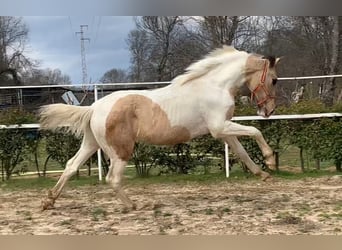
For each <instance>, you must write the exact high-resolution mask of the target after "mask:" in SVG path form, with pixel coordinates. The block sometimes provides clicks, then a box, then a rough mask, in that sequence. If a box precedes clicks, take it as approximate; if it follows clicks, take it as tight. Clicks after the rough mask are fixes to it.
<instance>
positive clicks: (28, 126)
mask: <svg viewBox="0 0 342 250" xmlns="http://www.w3.org/2000/svg"><path fill="white" fill-rule="evenodd" d="M338 77H342V75H326V76H304V77H282V78H278V81H285V80H306V79H322V78H338ZM170 83H171V82H169V81H168V82H140V83H106V84H103V83H101V84H100V83H94V84H86V85H82V86H79V87H83V88H87V89H93V92H94V100H95V101H96V100H98V98H99V90H101V87H103V86H115V87H118V90H119V89H120V86H121V87H128V86H130V87H133V88H135V87H142V86H151V85H152V86H155V87H162V86H166V85H168V84H170ZM60 87H64V88H70V87H76V86H75V85H35V86H2V87H1V86H0V90H1V89H7V90H9V89H30V88H60ZM323 117H342V113H321V114H304V115H273V116H271V117H269V118H263V117H261V116H236V117H233V118H232V120H234V121H248V120H283V119H313V118H323ZM13 128H23V129H39V124H20V125H18V124H13V125H0V129H13ZM228 156H229V152H228V145H227V144H225V168H226V176H227V177H229V159H228ZM97 157H98V171H99V180H100V181H101V180H102V166H101V151H100V150H98V152H97Z"/></svg>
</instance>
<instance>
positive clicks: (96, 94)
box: [94, 84, 102, 181]
mask: <svg viewBox="0 0 342 250" xmlns="http://www.w3.org/2000/svg"><path fill="white" fill-rule="evenodd" d="M97 88H98V86H97V84H95V85H94V101H95V102H96V101H97V100H98V90H97ZM97 168H98V171H99V181H102V156H101V149H98V150H97Z"/></svg>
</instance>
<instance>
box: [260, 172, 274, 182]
mask: <svg viewBox="0 0 342 250" xmlns="http://www.w3.org/2000/svg"><path fill="white" fill-rule="evenodd" d="M261 180H262V181H270V180H272V176H271V175H270V174H269V173H267V172H262V173H261Z"/></svg>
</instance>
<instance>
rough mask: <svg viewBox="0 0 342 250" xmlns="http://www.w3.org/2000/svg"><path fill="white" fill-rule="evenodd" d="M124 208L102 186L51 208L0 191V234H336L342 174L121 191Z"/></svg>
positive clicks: (22, 194)
mask: <svg viewBox="0 0 342 250" xmlns="http://www.w3.org/2000/svg"><path fill="white" fill-rule="evenodd" d="M125 190H126V191H127V193H128V195H129V196H130V198H131V199H132V200H133V201H135V202H136V203H137V210H135V211H126V210H125V209H123V205H122V203H121V202H120V201H119V200H117V199H115V198H114V197H113V195H112V190H111V189H110V188H109V187H108V186H106V185H99V186H87V187H79V188H70V187H67V188H66V189H65V190H64V192H63V194H62V196H61V197H60V198H59V200H57V202H56V206H55V208H54V209H52V210H47V211H41V210H40V204H41V198H42V197H43V196H44V195H45V194H43V193H42V192H41V191H36V190H27V191H15V192H14V191H6V190H1V189H0V234H2V235H5V234H15V235H20V234H35V235H37V234H38V235H45V234H81V235H82V234H90V235H99V234H112V235H158V234H166V235H235V234H247V235H257V234H286V235H293V234H310V235H342V177H341V176H334V177H323V178H315V179H311V178H307V179H304V180H296V181H294V180H280V179H274V180H273V181H271V182H266V183H264V182H261V181H258V180H246V181H242V182H241V181H237V182H221V183H217V184H209V185H200V184H194V183H189V184H185V185H180V184H167V185H166V184H150V185H146V186H141V185H139V186H138V185H131V186H126V187H125Z"/></svg>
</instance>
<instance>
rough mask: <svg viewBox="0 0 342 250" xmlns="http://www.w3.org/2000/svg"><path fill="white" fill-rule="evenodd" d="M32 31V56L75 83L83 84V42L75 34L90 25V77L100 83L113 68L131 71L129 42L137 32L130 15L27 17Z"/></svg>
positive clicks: (30, 36) (29, 44) (86, 32)
mask: <svg viewBox="0 0 342 250" xmlns="http://www.w3.org/2000/svg"><path fill="white" fill-rule="evenodd" d="M23 20H24V22H25V23H26V24H27V26H28V28H29V42H28V54H29V55H30V57H31V58H34V59H38V60H40V62H41V64H40V66H41V68H51V69H55V68H59V69H60V70H61V71H62V73H64V74H67V75H69V76H70V77H71V81H72V83H73V84H80V83H81V82H82V69H81V48H80V39H79V36H77V35H76V34H75V32H78V31H80V25H81V24H82V25H84V24H85V25H88V30H85V33H84V36H85V37H86V38H90V42H87V41H85V48H86V61H87V69H88V77H89V78H90V79H91V82H98V81H99V79H100V78H101V77H102V76H103V74H104V73H105V72H106V71H108V70H110V69H112V68H121V69H127V68H128V67H129V60H130V54H129V51H128V45H127V43H126V39H127V35H128V33H129V32H130V31H131V30H132V29H134V27H135V25H134V21H133V17H129V16H102V17H99V16H87V17H80V16H70V17H68V16H59V17H57V16H45V17H37V16H29V17H28V16H27V17H23Z"/></svg>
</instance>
